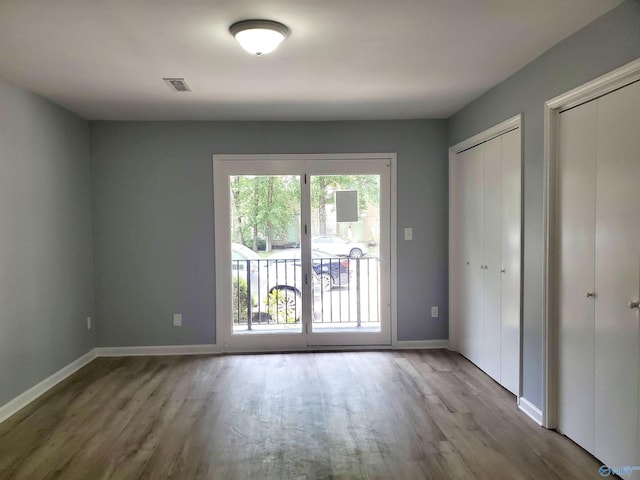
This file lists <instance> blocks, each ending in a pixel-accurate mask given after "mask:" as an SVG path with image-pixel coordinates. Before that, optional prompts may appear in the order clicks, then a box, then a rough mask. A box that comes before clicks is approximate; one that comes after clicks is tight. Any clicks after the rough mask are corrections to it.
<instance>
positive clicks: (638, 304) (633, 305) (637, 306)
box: [629, 302, 640, 310]
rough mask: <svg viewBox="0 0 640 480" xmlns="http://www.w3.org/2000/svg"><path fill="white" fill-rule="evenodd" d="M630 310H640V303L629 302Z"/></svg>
mask: <svg viewBox="0 0 640 480" xmlns="http://www.w3.org/2000/svg"><path fill="white" fill-rule="evenodd" d="M629 308H630V309H631V310H633V309H634V308H637V309H638V310H640V302H629Z"/></svg>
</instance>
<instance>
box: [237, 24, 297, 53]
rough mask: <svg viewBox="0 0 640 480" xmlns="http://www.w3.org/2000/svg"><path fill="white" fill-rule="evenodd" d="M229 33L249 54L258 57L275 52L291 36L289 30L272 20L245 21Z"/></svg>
mask: <svg viewBox="0 0 640 480" xmlns="http://www.w3.org/2000/svg"><path fill="white" fill-rule="evenodd" d="M229 31H230V32H231V34H232V35H233V36H234V37H235V38H236V40H237V41H238V43H239V44H240V45H241V46H242V48H244V49H245V50H246V51H247V52H249V53H252V54H254V55H257V56H261V55H264V54H267V53H271V52H273V51H274V50H275V49H276V48H278V45H280V44H281V43H282V41H283V40H284V39H285V38H286V37H287V35H289V29H288V28H287V27H286V26H285V25H283V24H282V23H279V22H274V21H272V20H243V21H241V22H236V23H234V24H233V25H231V26H230V27H229Z"/></svg>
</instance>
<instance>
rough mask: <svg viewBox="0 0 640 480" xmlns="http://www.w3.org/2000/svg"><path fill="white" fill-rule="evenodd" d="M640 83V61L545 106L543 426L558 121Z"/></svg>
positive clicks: (549, 415) (549, 361) (552, 383)
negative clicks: (563, 115) (562, 115)
mask: <svg viewBox="0 0 640 480" xmlns="http://www.w3.org/2000/svg"><path fill="white" fill-rule="evenodd" d="M639 80H640V58H639V59H637V60H634V61H632V62H629V63H627V64H626V65H623V66H622V67H620V68H617V69H615V70H613V71H611V72H609V73H607V74H605V75H602V76H600V77H598V78H596V79H594V80H592V81H590V82H587V83H585V84H584V85H581V86H579V87H577V88H574V89H572V90H569V91H568V92H566V93H563V94H562V95H558V96H557V97H554V98H552V99H550V100H548V101H546V102H545V104H544V198H543V202H544V206H543V239H544V259H543V260H544V264H543V282H544V284H543V294H542V302H543V306H542V307H543V317H544V318H543V343H544V352H543V369H542V373H543V388H544V395H543V398H542V426H543V427H546V428H556V426H557V413H558V410H557V409H558V406H557V395H558V383H557V382H558V378H557V368H558V365H557V354H558V344H557V341H558V338H557V326H558V325H557V324H558V318H557V289H558V278H557V255H558V246H557V233H558V223H557V222H558V215H557V209H558V203H557V202H558V198H557V188H558V185H557V179H558V172H557V169H558V161H557V146H558V138H557V119H558V115H559V114H560V112H562V111H565V110H567V109H569V108H573V107H577V106H578V105H582V104H583V103H586V102H589V101H591V100H595V99H596V98H599V97H602V96H603V95H606V94H608V93H611V92H613V91H614V90H617V89H619V88H622V87H625V86H627V85H629V84H631V83H634V82H636V81H639Z"/></svg>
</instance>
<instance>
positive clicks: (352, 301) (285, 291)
mask: <svg viewBox="0 0 640 480" xmlns="http://www.w3.org/2000/svg"><path fill="white" fill-rule="evenodd" d="M311 280H312V291H313V295H312V308H311V311H312V316H313V320H312V321H313V323H314V324H323V325H327V326H330V325H331V324H341V325H344V326H346V325H347V324H348V325H350V326H354V327H360V326H366V325H371V324H375V323H378V322H379V321H380V311H379V286H380V285H379V259H378V258H377V257H362V258H336V259H333V258H331V259H326V258H322V259H319V258H314V259H313V265H312V279H311ZM303 283H304V279H303V275H302V267H301V261H300V259H277V260H273V259H261V260H233V261H232V285H233V288H232V302H233V308H232V314H233V324H234V327H241V326H245V327H246V329H247V330H251V329H252V328H253V326H256V325H273V326H276V325H284V324H295V323H299V322H300V320H301V318H302V311H303V308H302V289H303Z"/></svg>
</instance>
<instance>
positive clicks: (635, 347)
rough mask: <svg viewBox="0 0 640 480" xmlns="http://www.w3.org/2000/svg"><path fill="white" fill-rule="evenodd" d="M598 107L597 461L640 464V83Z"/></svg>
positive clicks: (602, 99)
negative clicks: (638, 304) (639, 454)
mask: <svg viewBox="0 0 640 480" xmlns="http://www.w3.org/2000/svg"><path fill="white" fill-rule="evenodd" d="M597 102H598V147H597V149H598V150H597V151H598V171H597V196H596V212H597V220H596V311H595V316H596V332H595V346H596V348H595V357H596V361H595V385H596V388H595V432H596V435H595V455H596V457H598V458H599V459H600V460H602V461H603V462H605V463H606V464H607V465H612V466H619V465H637V464H638V460H640V459H638V458H637V457H636V453H637V450H638V448H637V441H638V439H637V429H638V401H639V399H638V360H639V358H640V355H639V353H640V352H639V348H640V347H639V336H638V335H639V326H638V321H639V319H638V310H637V309H630V308H629V302H630V301H638V295H639V290H640V285H639V284H638V282H639V278H640V130H639V128H638V125H639V123H640V83H635V84H633V85H630V86H628V87H625V88H623V89H621V90H618V91H616V92H614V93H611V94H609V95H606V96H604V97H602V98H601V99H599V100H598V101H597Z"/></svg>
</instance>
